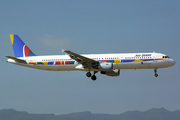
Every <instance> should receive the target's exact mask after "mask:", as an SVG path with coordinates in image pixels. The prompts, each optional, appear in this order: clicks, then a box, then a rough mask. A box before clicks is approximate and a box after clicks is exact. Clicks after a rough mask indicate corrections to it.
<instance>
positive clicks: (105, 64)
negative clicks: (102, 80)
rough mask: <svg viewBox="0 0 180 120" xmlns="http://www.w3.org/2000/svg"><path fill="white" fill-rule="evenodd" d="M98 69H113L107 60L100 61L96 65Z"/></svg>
mask: <svg viewBox="0 0 180 120" xmlns="http://www.w3.org/2000/svg"><path fill="white" fill-rule="evenodd" d="M98 68H99V70H100V71H112V70H113V64H112V63H107V62H102V63H100V64H99V66H98Z"/></svg>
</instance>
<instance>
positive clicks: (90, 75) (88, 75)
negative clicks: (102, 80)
mask: <svg viewBox="0 0 180 120" xmlns="http://www.w3.org/2000/svg"><path fill="white" fill-rule="evenodd" d="M96 73H97V71H94V74H93V75H92V74H91V73H90V72H87V73H86V76H87V77H91V79H92V80H93V81H95V80H96V79H97V77H96V75H95V74H96Z"/></svg>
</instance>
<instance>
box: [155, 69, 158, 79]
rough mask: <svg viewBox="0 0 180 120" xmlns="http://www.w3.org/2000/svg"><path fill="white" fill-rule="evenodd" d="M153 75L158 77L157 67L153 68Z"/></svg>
mask: <svg viewBox="0 0 180 120" xmlns="http://www.w3.org/2000/svg"><path fill="white" fill-rule="evenodd" d="M154 76H155V77H158V74H157V69H154Z"/></svg>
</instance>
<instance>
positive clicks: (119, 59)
mask: <svg viewBox="0 0 180 120" xmlns="http://www.w3.org/2000/svg"><path fill="white" fill-rule="evenodd" d="M10 39H11V43H12V47H13V50H14V55H15V57H12V56H6V57H7V58H8V59H7V62H9V63H12V64H16V65H20V66H25V67H30V68H35V69H40V70H48V71H77V70H79V71H86V76H87V77H91V79H92V80H93V81H95V80H96V79H97V77H96V75H95V74H96V73H98V72H100V73H101V74H104V75H107V76H119V75H120V70H122V69H135V70H136V69H154V76H155V77H158V74H157V69H159V68H166V67H171V66H173V65H175V61H174V60H173V59H172V58H170V57H169V56H167V55H165V54H162V53H155V52H151V53H114V54H77V53H74V52H71V51H70V50H63V52H65V53H67V54H66V55H48V56H37V55H36V54H34V53H33V52H32V51H31V50H30V49H29V47H28V46H27V45H26V44H25V43H24V42H23V41H22V40H21V39H20V37H19V36H18V35H16V34H10ZM91 72H93V75H92V73H91Z"/></svg>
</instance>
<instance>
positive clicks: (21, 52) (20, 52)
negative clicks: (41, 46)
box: [10, 34, 36, 58]
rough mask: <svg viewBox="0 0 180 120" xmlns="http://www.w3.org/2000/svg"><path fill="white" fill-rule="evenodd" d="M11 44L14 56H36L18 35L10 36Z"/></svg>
mask: <svg viewBox="0 0 180 120" xmlns="http://www.w3.org/2000/svg"><path fill="white" fill-rule="evenodd" d="M10 39H11V44H12V46H13V50H14V55H15V57H16V58H18V57H28V56H36V55H35V54H34V53H33V52H32V51H31V50H30V49H29V48H28V46H27V45H25V43H24V42H23V41H22V40H21V39H20V38H19V36H18V35H14V34H11V35H10Z"/></svg>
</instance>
